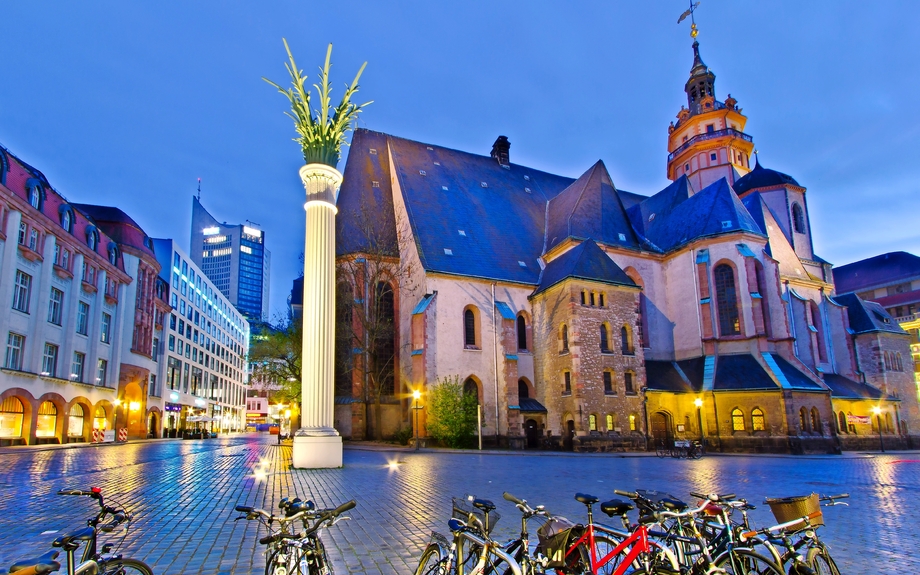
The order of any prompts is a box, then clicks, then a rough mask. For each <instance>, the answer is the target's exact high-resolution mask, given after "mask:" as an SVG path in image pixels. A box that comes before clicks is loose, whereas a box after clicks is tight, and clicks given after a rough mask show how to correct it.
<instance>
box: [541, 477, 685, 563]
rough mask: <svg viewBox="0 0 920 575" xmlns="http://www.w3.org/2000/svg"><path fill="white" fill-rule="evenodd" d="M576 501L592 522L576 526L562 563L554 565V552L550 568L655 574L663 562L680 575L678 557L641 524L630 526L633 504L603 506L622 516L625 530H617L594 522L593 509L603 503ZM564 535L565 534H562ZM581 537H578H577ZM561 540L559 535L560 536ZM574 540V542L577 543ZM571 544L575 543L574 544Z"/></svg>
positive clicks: (585, 499) (610, 513)
mask: <svg viewBox="0 0 920 575" xmlns="http://www.w3.org/2000/svg"><path fill="white" fill-rule="evenodd" d="M575 500H576V501H578V502H580V503H583V504H584V505H585V506H587V508H588V522H587V523H586V524H585V525H584V526H580V525H579V526H572V527H571V528H570V529H569V531H568V533H566V536H565V537H563V538H562V539H564V540H565V555H564V558H563V557H560V558H558V559H562V561H559V563H561V565H560V564H559V563H556V564H555V565H554V564H553V563H552V559H553V556H552V554H551V553H552V550H551V549H549V551H550V553H547V556H548V557H549V558H550V561H551V563H550V565H549V566H550V567H555V568H556V572H557V573H559V574H561V575H585V574H588V573H590V574H592V575H626V574H628V573H652V572H653V571H654V569H653V567H652V566H653V565H655V564H658V565H660V564H661V560H662V557H661V556H662V555H663V556H664V557H663V559H664V560H665V561H666V563H667V564H669V566H672V567H673V569H674V571H675V572H678V571H679V569H678V564H677V561H676V557H673V554H672V553H670V552H669V550H667V549H664V548H662V547H660V546H659V545H658V544H656V543H655V542H654V541H649V538H648V528H647V527H646V526H645V525H643V524H641V523H640V524H639V525H636V526H630V524H629V519H628V518H627V512H629V511H631V510H632V509H634V506H633V505H632V503H629V502H627V501H623V500H622V499H612V500H610V501H606V502H604V503H601V511H602V512H604V513H605V514H607V515H608V516H610V517H615V516H619V517H620V518H621V520H622V522H623V527H624V530H619V529H614V528H612V527H608V526H605V525H601V524H599V523H595V522H594V510H593V506H594V505H595V504H596V503H598V502H599V501H600V500H599V499H598V498H597V497H595V496H593V495H587V494H584V493H577V494H576V495H575ZM560 535H561V533H560ZM575 535H578V537H577V538H576V537H574V536H575ZM556 537H558V535H557V536H556ZM573 539H574V540H573ZM570 540H571V541H570Z"/></svg>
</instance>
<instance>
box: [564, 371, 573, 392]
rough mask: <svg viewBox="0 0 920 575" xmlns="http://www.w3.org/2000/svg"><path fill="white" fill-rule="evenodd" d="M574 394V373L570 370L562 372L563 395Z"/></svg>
mask: <svg viewBox="0 0 920 575" xmlns="http://www.w3.org/2000/svg"><path fill="white" fill-rule="evenodd" d="M571 394H572V373H571V372H568V371H564V372H562V395H571Z"/></svg>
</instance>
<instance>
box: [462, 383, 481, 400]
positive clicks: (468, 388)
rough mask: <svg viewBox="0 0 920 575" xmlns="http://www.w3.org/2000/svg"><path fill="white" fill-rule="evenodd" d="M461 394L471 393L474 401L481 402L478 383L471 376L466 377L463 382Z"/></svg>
mask: <svg viewBox="0 0 920 575" xmlns="http://www.w3.org/2000/svg"><path fill="white" fill-rule="evenodd" d="M463 395H472V396H473V397H475V398H476V403H481V402H480V401H479V385H477V384H476V380H475V379H473V378H472V377H468V378H466V380H465V381H464V382H463Z"/></svg>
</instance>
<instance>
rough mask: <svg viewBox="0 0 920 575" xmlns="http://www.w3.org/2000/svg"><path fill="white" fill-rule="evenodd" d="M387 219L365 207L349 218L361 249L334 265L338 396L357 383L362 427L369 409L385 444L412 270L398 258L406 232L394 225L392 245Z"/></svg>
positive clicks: (395, 391)
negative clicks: (400, 312) (386, 401)
mask: <svg viewBox="0 0 920 575" xmlns="http://www.w3.org/2000/svg"><path fill="white" fill-rule="evenodd" d="M385 217H386V216H385V214H384V213H383V211H382V210H380V211H376V212H374V213H372V212H371V210H369V209H368V208H366V207H364V208H362V210H361V211H360V212H359V213H356V214H353V219H352V222H353V223H354V224H355V226H356V227H357V233H358V234H359V235H360V237H359V238H356V239H357V240H358V241H357V242H356V244H357V245H360V246H362V247H361V248H360V250H359V251H355V252H353V253H349V254H345V255H342V256H340V257H339V258H338V260H337V262H336V276H337V278H336V279H337V282H338V290H337V298H336V307H337V310H336V311H337V313H336V316H337V318H336V319H337V325H336V350H337V351H336V360H337V361H336V371H337V383H339V385H337V394H338V392H339V390H341V391H344V389H343V388H344V387H345V382H347V381H354V382H355V384H354V385H353V388H352V396H353V397H354V398H355V399H359V400H361V401H362V402H363V404H364V410H365V413H364V414H365V417H364V421H365V425H368V424H369V423H370V421H371V420H370V418H369V417H368V416H369V415H370V413H369V411H368V410H369V405H370V404H371V403H373V406H374V420H373V421H374V424H373V433H374V438H375V439H377V440H380V439H382V438H383V425H382V423H383V413H382V412H383V409H382V403H381V402H382V399H383V398H384V397H387V396H398V395H399V394H400V393H404V392H403V391H402V390H401V389H399V382H398V378H397V377H396V372H397V370H396V367H397V362H398V361H399V341H398V340H399V339H400V338H399V317H398V316H397V305H398V304H399V302H400V298H401V297H402V296H403V295H404V294H406V293H407V292H408V291H411V289H412V285H411V284H412V277H411V271H412V270H411V269H410V266H409V264H408V263H406V262H405V261H404V260H403V259H402V258H400V252H401V251H404V250H403V248H404V247H405V245H404V242H406V241H408V238H409V237H410V235H409V233H408V229H404V226H400V225H399V224H398V223H397V226H396V237H395V241H394V238H393V237H392V226H389V227H388V226H385V225H383V224H384V218H385ZM387 230H389V231H387ZM340 382H341V383H340Z"/></svg>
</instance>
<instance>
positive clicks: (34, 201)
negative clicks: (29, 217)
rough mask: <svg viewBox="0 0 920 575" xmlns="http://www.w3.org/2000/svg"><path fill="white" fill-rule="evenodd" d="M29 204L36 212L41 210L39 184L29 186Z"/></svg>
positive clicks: (40, 188)
mask: <svg viewBox="0 0 920 575" xmlns="http://www.w3.org/2000/svg"><path fill="white" fill-rule="evenodd" d="M29 204H30V205H31V206H32V207H33V208H35V209H36V210H40V209H41V205H42V187H41V184H32V185H31V186H29Z"/></svg>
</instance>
